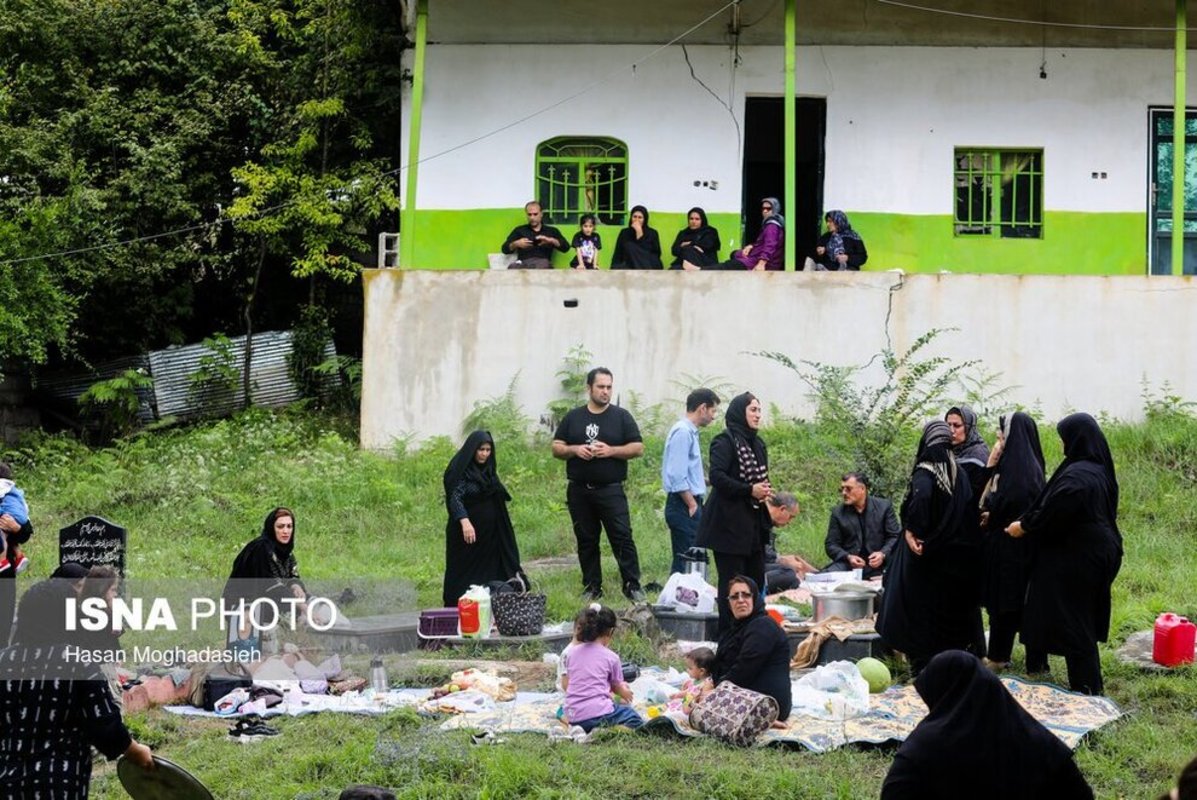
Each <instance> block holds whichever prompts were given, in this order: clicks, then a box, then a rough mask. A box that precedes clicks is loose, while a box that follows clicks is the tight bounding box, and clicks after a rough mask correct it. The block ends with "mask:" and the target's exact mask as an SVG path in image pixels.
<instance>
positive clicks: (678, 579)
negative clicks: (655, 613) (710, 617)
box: [657, 572, 717, 614]
mask: <svg viewBox="0 0 1197 800" xmlns="http://www.w3.org/2000/svg"><path fill="white" fill-rule="evenodd" d="M716 593H717V590H716V589H715V587H714V586H712V585H711V584H709V583H707V582H706V581H705V580H703V577H702V576H701V575H699V574H698V573H696V572H686V573H682V572H675V573H673V574H672V575H670V576H669V580H668V581H666V583H665V588H664V589H662V590H661V594H660V596H659V597H658V598H657V605H660V606H668V607H670V608H672V609H674V610H675V611H678V612H681V613H694V614H711V613H713V612H714V611H715V596H716Z"/></svg>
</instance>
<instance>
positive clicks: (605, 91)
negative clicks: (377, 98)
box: [405, 45, 1197, 214]
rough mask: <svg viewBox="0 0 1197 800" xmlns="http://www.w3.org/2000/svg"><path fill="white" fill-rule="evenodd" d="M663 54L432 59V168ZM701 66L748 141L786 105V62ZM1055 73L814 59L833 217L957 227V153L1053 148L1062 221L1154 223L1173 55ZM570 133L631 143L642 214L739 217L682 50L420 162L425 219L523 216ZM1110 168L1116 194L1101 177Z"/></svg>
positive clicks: (963, 52) (964, 60)
mask: <svg viewBox="0 0 1197 800" xmlns="http://www.w3.org/2000/svg"><path fill="white" fill-rule="evenodd" d="M653 49H654V48H651V47H644V46H640V47H636V46H595V45H591V46H570V45H537V46H510V45H468V46H466V45H433V46H430V47H429V49H428V54H427V64H426V67H427V68H426V75H427V82H426V88H425V96H424V117H423V126H424V127H423V136H422V143H421V152H420V155H421V158H422V159H428V158H429V157H431V156H433V155H434V154H437V153H441V152H443V151H446V150H448V149H450V148H453V147H455V146H457V145H459V144H462V143H463V142H466V141H469V140H471V139H473V138H475V137H478V136H482V135H485V134H488V133H491V132H492V131H495V130H497V129H499V128H502V127H504V126H507V125H509V124H511V123H513V122H515V121H517V120H520V119H521V118H522V117H524V116H526V115H528V114H531V113H533V112H535V111H537V110H539V109H541V108H543V107H545V106H548V105H550V104H553V103H556V102H557V101H560V100H562V99H564V98H567V97H570V96H571V95H573V94H575V93H576V92H578V91H579V90H581V89H583V88H584V87H586V86H588V85H589V84H590V83H592V82H593V81H595V80H596V79H597V78H604V77H605V76H608V75H610V74H611V73H612V72H613V71H614V70H617V69H618V68H620V67H625V66H627V65H630V64H632V63H635V62H638V61H642V60H643V59H644V58H645V57H646V56H647V55H648V54H649V53H651V52H652V50H653ZM689 52H690V60H691V63H692V64H693V65H694V69H695V72H696V74H697V75H698V77H700V78H701V79H702V80H703V81H704V82H705V83H706V84H707V85H708V86H710V87H711V89H712V90H713V91H714V92H715V93H716V94H718V95H719V96H720V98H722V99H723V100H724V101H726V102H727V103H728V105H730V106H731V108H732V109H733V111H734V113H735V116H736V119H737V121H738V122H739V123H740V125H741V126H742V125H743V113H744V100H745V97H746V96H750V95H773V96H780V95H781V94H782V91H783V87H784V80H783V75H782V50H781V48H777V47H750V48H744V49H742V50H741V51H740V55H741V58H742V63H741V65H740V67H739V68H738V69H736V70H735V71H734V74H733V70H732V69H731V66H730V64H731V53H730V52H729V50H728V49H727V48H723V47H714V46H695V47H691V48H689ZM1043 58H1044V55H1043V53H1042V51H1041V50H1040V49H1038V48H987V49H977V48H927V47H850V48H848V47H804V48H800V49H799V52H798V92H799V94H802V95H807V96H816V97H825V98H827V138H826V183H825V197H826V198H827V200H828V202H829V203H830V205H831V206H832V207H840V208H849V209H853V210H857V211H884V212H891V213H910V214H932V213H934V214H944V213H950V212H951V203H952V193H951V186H952V180H951V170H952V150H953V148H954V147H957V146H1008V147H1028V148H1040V147H1041V148H1043V149H1044V151H1045V156H1044V161H1045V165H1046V170H1047V180H1046V194H1045V200H1046V207H1047V208H1048V209H1051V210H1058V211H1080V210H1083V211H1141V210H1143V209H1145V207H1146V202H1147V201H1146V196H1147V170H1148V161H1147V147H1148V133H1149V131H1148V126H1147V108H1148V106H1150V105H1171V102H1172V69H1173V63H1172V52H1171V50H1166V49H1161V50H1094V49H1070V50H1048V51H1047V53H1046V58H1047V73H1048V78H1047V79H1046V80H1041V79H1040V78H1039V65H1040V62H1041V61H1042V60H1043ZM1190 61H1191V62H1192V61H1194V60H1193V59H1190ZM1195 79H1197V63H1190V66H1189V82H1190V83H1192V82H1194V80H1195ZM733 80H734V88H733ZM406 113H407V112H406V110H405V114H406ZM405 118H406V117H405ZM405 133H406V131H405ZM567 134H581V135H609V136H614V137H616V138H619V139H622V140H623V141H625V142H626V143H627V144H628V147H629V151H630V159H631V184H630V199H631V201H632V202H634V203H644V204H645V205H647V206H648V207H649V208H650V209H662V210H673V211H678V210H683V209H685V208H688V207H690V206H691V205H701V206H703V207H705V208H706V209H707V211H708V212H732V213H738V212H739V211H740V194H741V163H742V153H741V150H740V147H741V145H740V141H739V139H738V138H737V133H736V124H735V122H733V119H732V116H731V115H730V114H729V112H728V111H727V110H726V109H725V108H724V107H723V106H721V105H720V104H719V102H717V101H716V99H715V98H713V97H711V95H710V94H708V93H707V92H706V90H704V89H703V88H702V87H701V86H700V85H699V84H698V83H697V82H695V81H694V80H693V79H692V78H691V77H690V72H689V69H688V68H687V66H686V63H685V61H684V59H683V55H682V51H681V48H680V47H679V46H673V47H670V48H668V49H666V50H665V51H663V52H661V53H660V54H658V55H656V56H655V57H653V58H651V59H649V60H647V61H643V63H640V64H639V66H638V67H637V69H636V71H635V73H634V74H633V73H632V71H631V70H630V69H624V70H622V71H621V72H619V74H618V75H615V76H614V77H610V78H607V79H605V80H603V82H602V83H601V85H600V86H596V87H594V88H592V89H589V90H588V91H586V92H584V93H583V94H581V95H580V96H578V97H576V98H573V99H571V100H569V101H568V102H565V103H563V104H561V105H560V106H558V107H556V108H554V109H552V110H550V111H548V112H546V113H544V114H540V115H538V116H536V117H534V118H533V119H530V120H528V121H526V122H522V123H520V124H517V125H515V126H513V127H510V128H508V129H507V130H504V131H502V132H500V133H497V134H495V135H493V136H488V137H487V138H485V139H483V140H482V141H479V142H477V143H474V144H471V145H469V146H468V147H465V148H462V149H459V150H455V151H454V152H451V153H448V154H446V155H443V156H440V157H437V158H434V159H433V160H431V161H427V162H426V163H423V164H421V166H420V186H419V196H418V204H419V205H420V207H422V208H443V209H472V208H510V207H518V206H521V205H522V204H523V203H524V202H525V201H526V200H527V199H528V198H529V197H530V196H531V195H532V192H533V181H532V175H533V164H534V158H535V148H536V145H537V144H538V143H539V142H540V141H543V140H544V139H548V138H550V137H552V136H558V135H567ZM1103 171H1104V172H1106V173H1107V175H1108V178H1107V179H1106V180H1093V179H1092V178H1091V173H1093V172H1103ZM696 178H698V179H708V180H709V179H715V180H717V181H718V182H719V189H718V190H717V191H711V190H709V189H702V188H695V187H694V186H693V181H694V179H696Z"/></svg>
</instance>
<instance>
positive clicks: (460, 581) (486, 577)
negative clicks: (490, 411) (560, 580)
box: [441, 431, 523, 607]
mask: <svg viewBox="0 0 1197 800" xmlns="http://www.w3.org/2000/svg"><path fill="white" fill-rule="evenodd" d="M483 444H490V445H491V448H492V449H491V455H490V458H489V459H487V461H486V463H485V464H483V465H479V464H478V463H477V462H476V461H475V460H474V455H475V453H477V452H478V448H479V447H481V446H482V445H483ZM497 455H498V454H497V453H496V452H495V450H494V439H493V438H492V437H491V435H490V433H489V432H487V431H474V432H473V433H471V434H470V435H469V437H467V438H466V441H465V444H463V445H462V446H461V449H460V450H458V451H457V455H455V456H454V457H453V460H452V461H450V462H449V467H448V468H447V469H446V470H445V476H444V487H445V507H446V509H447V511H448V521H447V522H446V523H445V581H444V588H443V591H442V595H441V599H442V601H443V602H444V604H445V606H446V607H451V606H456V605H457V601H458V599H459V598H460V597H461V596H462V595H463V594H465V593H466V592H467V591H468V590H469V588H470V587H471V586H486V585H487V584H489V583H490V582H491V581H505V580H508V579H509V578H513V577H515V576H516V575H521V576H522V575H523V571H522V569H521V568H520V551H519V545H518V544H517V543H516V541H515V529H514V528H513V527H512V525H511V517H510V515H509V514H508V513H507V502H508V501H509V500H510V499H511V495H510V494H508V492H507V489H506V488H505V487H504V486H503V483H502V481H500V480H499V476H498V472H497V466H496V464H495V460H496V458H497ZM466 518H468V519H469V520H470V524H471V525H473V526H474V534H475V537H476V538H475V540H474V542H473V544H467V543H466V541H465V538H464V537H463V535H462V531H461V521H462V520H463V519H466Z"/></svg>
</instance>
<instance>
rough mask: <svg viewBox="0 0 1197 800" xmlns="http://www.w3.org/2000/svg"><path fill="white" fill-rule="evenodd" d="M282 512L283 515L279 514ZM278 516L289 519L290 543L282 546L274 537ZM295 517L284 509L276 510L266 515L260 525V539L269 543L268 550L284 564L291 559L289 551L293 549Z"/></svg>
mask: <svg viewBox="0 0 1197 800" xmlns="http://www.w3.org/2000/svg"><path fill="white" fill-rule="evenodd" d="M279 512H284V513H281V514H280V513H279ZM280 516H283V517H291V541H289V542H287V543H286V544H283V543H282V542H280V541H279V540H278V539H276V538H275V536H274V523H275V522H276V521H278V518H279V517H280ZM296 527H297V526H296V525H295V516H294V515H293V514H292V513H291V512H290V511H287V510H286V509H284V508H282V507H281V506H280V507H279V508H276V509H274V510H272V511H271V512H270V513H269V514H267V515H266V520H265V521H264V522H263V523H262V538H263V539H265V540H266V541H268V542H270V549H271V550H273V551H274V555H275V556H276V557H277V558H278V560H279V561H280V562H283V563H286V561H287V559H289V558H290V557H291V551H292V550H294V549H295V532H296V530H295V529H296Z"/></svg>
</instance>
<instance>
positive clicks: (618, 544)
mask: <svg viewBox="0 0 1197 800" xmlns="http://www.w3.org/2000/svg"><path fill="white" fill-rule="evenodd" d="M612 383H613V378H612V375H611V370H609V369H606V368H605V367H595V368H594V369H592V370H590V372H589V373H588V374H587V375H586V386H587V390H588V391H589V393H590V399H589V400H588V401H587V402H586V405H584V406H578V407H577V408H575V409H572V410H571V411H570V412H569V413H567V414H566V415H565V416H564V417H563V418H562V419H561V424H560V425H558V426H557V432H556V433H554V434H553V456H554V457H555V458H560V459H562V460H564V461H565V476H566V477H567V478H568V479H569V488H568V490H567V491H566V494H565V499H566V504H567V505H568V506H569V516H570V518H571V519H572V520H573V523H574V537H575V538H576V539H577V540H578V562H579V563H580V564H581V566H582V586H583V596H584V597H585V598H586V600H587V602H589V601H591V600H596V599H598V598H600V597H602V596H603V567H602V562H601V561H600V560H599V542H600V541H601V540H600V536H599V534H600V533H601V529H602V528H606V529H607V540H608V541H609V542H611V551H612V552H613V553H614V554H615V561H616V562H617V563H618V564H619V574H620V577H621V578H622V579H623V593H624V596H625V597H627V598H628V599H629V600H631V601H632V602H634V603H643V602H644V592H643V591H642V590H641V588H640V556H639V555H638V554H637V553H636V542H635V541H633V539H632V517H631V514H630V513H629V512H628V498H627V496H626V495H625V494H624V493H623V482H624V480H625V479H626V478H627V477H628V461H629V460H630V459H633V458H639V457H640V456H641V455H643V453H644V443H643V442H642V441H641V439H640V428H639V427H638V426H637V425H636V420H634V419H632V415H631V414H629V413H628V412H627V411H625V410H624V409H622V408H620V407H619V406H613V405H611V386H612Z"/></svg>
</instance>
